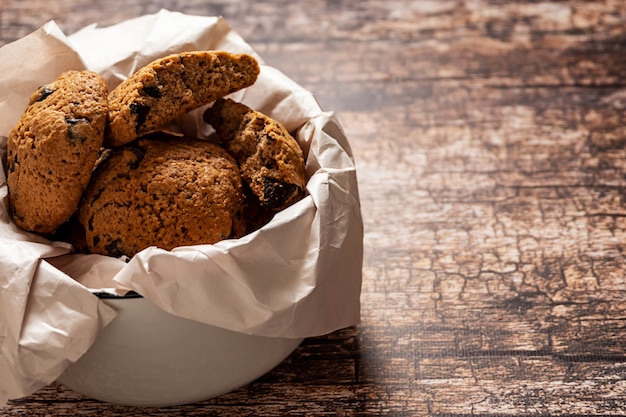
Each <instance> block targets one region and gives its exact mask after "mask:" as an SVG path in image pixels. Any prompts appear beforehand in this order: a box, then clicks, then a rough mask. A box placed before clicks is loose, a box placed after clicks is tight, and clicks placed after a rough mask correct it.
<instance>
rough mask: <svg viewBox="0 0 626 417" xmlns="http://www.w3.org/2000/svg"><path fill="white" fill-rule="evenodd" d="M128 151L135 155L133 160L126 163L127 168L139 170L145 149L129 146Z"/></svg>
mask: <svg viewBox="0 0 626 417" xmlns="http://www.w3.org/2000/svg"><path fill="white" fill-rule="evenodd" d="M128 150H129V151H131V152H132V153H133V154H135V159H134V160H132V161H129V162H128V167H129V168H130V169H137V168H139V165H140V164H141V161H143V158H144V157H145V156H146V152H147V151H146V148H142V147H141V146H137V145H135V144H132V145H131V146H128Z"/></svg>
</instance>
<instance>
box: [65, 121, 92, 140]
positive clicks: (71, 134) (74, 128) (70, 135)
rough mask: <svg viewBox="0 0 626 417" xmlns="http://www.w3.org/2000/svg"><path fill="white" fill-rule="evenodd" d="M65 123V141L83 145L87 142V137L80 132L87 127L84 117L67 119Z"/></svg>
mask: <svg viewBox="0 0 626 417" xmlns="http://www.w3.org/2000/svg"><path fill="white" fill-rule="evenodd" d="M65 123H66V124H67V140H69V141H70V142H72V143H84V142H85V141H86V140H87V136H86V135H84V134H81V132H82V130H83V129H84V128H85V127H88V125H89V120H87V119H86V118H84V117H79V118H67V119H65Z"/></svg>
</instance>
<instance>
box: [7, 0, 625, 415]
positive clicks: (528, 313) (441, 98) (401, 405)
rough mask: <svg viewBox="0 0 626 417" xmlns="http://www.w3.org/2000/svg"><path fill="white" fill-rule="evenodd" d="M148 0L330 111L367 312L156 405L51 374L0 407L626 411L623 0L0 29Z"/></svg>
mask: <svg viewBox="0 0 626 417" xmlns="http://www.w3.org/2000/svg"><path fill="white" fill-rule="evenodd" d="M161 7H164V8H168V9H171V10H180V11H183V12H187V13H192V14H203V15H215V14H221V15H223V16H225V17H226V18H227V20H228V21H229V22H230V23H231V25H232V26H233V27H234V28H235V29H236V30H237V31H238V32H239V33H240V34H241V35H242V36H243V37H244V38H245V39H246V40H248V41H249V42H250V43H251V44H252V45H253V46H254V47H255V48H256V49H257V50H258V52H259V53H260V54H261V55H262V56H263V57H264V58H265V60H266V61H267V62H268V63H270V64H272V65H274V66H276V67H278V68H280V69H282V70H283V71H284V72H285V73H287V74H288V75H289V76H291V77H292V78H293V79H295V80H296V81H298V82H299V83H301V84H302V85H304V86H305V87H307V88H309V89H310V90H311V91H313V92H314V93H315V95H316V96H317V97H318V99H319V100H320V102H321V104H322V105H323V106H324V107H325V108H327V109H333V110H336V111H337V113H338V114H339V117H340V119H341V121H342V122H343V124H344V127H345V129H346V132H347V134H348V136H349V138H350V140H351V144H352V146H353V149H354V152H355V155H356V160H357V165H358V169H359V180H360V191H361V195H362V208H363V215H364V219H365V228H366V233H365V249H366V252H365V261H364V269H363V271H364V282H363V295H362V303H363V307H362V323H361V324H360V325H359V326H356V327H355V328H348V329H344V330H341V331H338V332H335V333H333V334H331V335H328V336H325V337H319V338H313V339H309V340H306V341H305V342H304V343H303V345H302V346H301V347H300V348H299V349H298V350H297V351H296V352H295V353H294V354H293V355H292V356H291V357H290V358H289V359H287V360H286V361H285V362H284V363H283V364H281V365H280V366H279V367H278V368H276V369H275V370H274V371H272V372H270V373H269V374H268V375H266V376H264V377H262V378H261V379H259V380H258V381H256V382H254V383H252V384H249V385H248V386H246V387H243V388H241V389H239V390H236V391H234V392H231V393H228V394H225V395H222V396H220V397H218V398H215V399H212V400H209V401H206V402H202V403H199V404H194V405H187V406H180V407H171V408H166V409H150V410H142V409H133V408H128V407H121V406H114V405H108V404H102V403H99V402H96V401H92V400H89V399H86V398H84V397H82V396H80V395H78V394H75V393H73V392H72V391H70V390H68V389H65V388H63V387H62V386H59V385H56V384H53V385H51V386H49V387H46V388H44V389H42V390H41V391H39V392H37V393H36V394H34V395H32V396H30V397H28V398H25V399H21V400H17V401H13V402H11V404H10V405H9V407H7V408H4V409H0V414H1V415H3V416H24V415H28V416H48V415H51V416H74V415H88V416H89V415H93V416H95V415H103V416H108V415H111V416H113V415H154V416H182V415H214V414H219V415H257V416H260V415H277V416H278V415H286V414H293V415H407V416H408V415H416V416H420V415H423V416H470V415H480V416H496V415H498V416H502V415H517V416H520V415H524V416H565V415H568V416H583V415H584V416H608V415H625V414H626V264H625V262H624V260H625V258H624V253H625V248H626V205H625V195H626V194H625V191H626V124H625V120H624V114H625V109H626V81H625V80H626V3H625V2H622V1H620V0H613V1H612V0H607V1H584V2H583V1H540V0H537V1H531V2H526V3H524V2H518V1H514V0H491V1H487V0H465V1H461V0H459V1H446V0H442V1H409V0H400V1H393V2H385V1H357V0H337V1H325V2H301V3H299V2H289V1H282V0H271V1H268V2H254V1H236V2H228V1H213V2H210V1H193V2H178V1H174V0H169V1H167V0H166V1H147V0H130V1H128V2H124V3H123V4H121V3H120V4H119V5H117V4H116V6H115V7H113V6H111V5H110V2H108V1H104V0H77V1H73V2H65V1H63V0H45V1H44V0H31V1H28V2H23V1H20V0H2V3H1V5H0V44H1V43H6V42H9V41H12V40H14V39H16V38H18V37H21V36H23V35H26V34H27V33H29V32H30V31H32V30H34V29H36V28H37V27H38V26H40V25H41V24H43V23H44V22H45V21H47V20H49V19H54V20H56V21H57V23H58V24H59V25H60V26H61V27H62V28H63V29H64V30H65V31H66V32H68V33H70V32H72V31H74V30H77V29H79V28H80V27H82V26H84V25H86V24H89V23H91V22H100V23H101V24H102V25H108V24H111V23H115V22H118V21H121V20H124V19H126V18H128V17H132V16H137V15H140V14H144V13H150V12H155V11H157V10H158V9H160V8H161Z"/></svg>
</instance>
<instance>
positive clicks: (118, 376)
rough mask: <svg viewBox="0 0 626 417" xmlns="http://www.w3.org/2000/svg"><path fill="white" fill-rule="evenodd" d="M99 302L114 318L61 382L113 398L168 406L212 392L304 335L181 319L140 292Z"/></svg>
mask: <svg viewBox="0 0 626 417" xmlns="http://www.w3.org/2000/svg"><path fill="white" fill-rule="evenodd" d="M104 302H105V303H107V304H108V305H110V306H112V307H113V308H115V309H116V310H117V311H118V312H119V315H118V317H117V318H115V320H113V322H111V324H109V325H108V326H107V327H106V328H105V329H104V330H103V331H102V333H101V334H100V335H99V336H98V338H97V340H96V342H95V343H94V345H92V346H91V348H90V349H89V350H88V351H87V353H86V354H85V355H84V356H83V357H81V358H80V359H79V360H78V361H77V362H76V363H75V364H72V365H71V366H70V367H69V368H68V369H67V370H66V371H65V373H64V374H63V375H62V376H61V377H60V378H59V381H60V382H61V383H63V384H64V385H66V386H68V387H69V388H71V389H73V390H75V391H77V392H79V393H82V394H84V395H86V396H89V397H91V398H94V399H97V400H101V401H106V402H111V403H116V404H124V405H133V406H167V405H175V404H186V403H192V402H197V401H201V400H205V399H208V398H211V397H214V396H217V395H219V394H222V393H225V392H228V391H231V390H233V389H235V388H238V387H241V386H243V385H245V384H247V383H249V382H251V381H253V380H255V379H256V378H258V377H260V376H261V375H263V374H265V373H267V372H268V371H269V370H271V369H272V368H274V367H275V366H276V365H278V364H279V363H280V362H282V361H283V360H284V359H285V358H286V357H287V356H288V355H289V354H290V353H291V352H292V351H293V350H294V349H295V348H296V347H297V346H298V345H299V344H300V342H301V341H302V339H284V338H269V337H260V336H249V335H245V334H241V333H236V332H232V331H229V330H225V329H221V328H218V327H213V326H208V325H205V324H202V323H199V322H195V321H191V320H186V319H182V318H179V317H176V316H173V315H171V314H169V313H166V312H165V311H163V310H161V309H159V308H158V307H156V306H154V305H153V304H151V303H150V302H149V301H147V300H145V299H143V298H141V297H125V298H111V299H104Z"/></svg>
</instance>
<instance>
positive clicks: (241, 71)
mask: <svg viewBox="0 0 626 417" xmlns="http://www.w3.org/2000/svg"><path fill="white" fill-rule="evenodd" d="M258 75H259V64H258V63H257V61H256V60H255V59H254V58H253V57H252V56H250V55H246V54H232V53H229V52H224V51H197V52H185V53H180V54H175V55H170V56H167V57H165V58H161V59H158V60H156V61H154V62H152V63H150V64H148V65H147V66H145V67H143V68H141V69H139V70H138V71H137V72H135V73H134V74H133V75H132V76H131V77H129V78H128V79H127V80H125V81H124V82H122V83H121V84H120V85H119V86H118V87H117V88H115V89H114V90H113V91H112V92H111V94H110V95H109V130H108V132H107V136H106V138H105V144H106V145H107V146H119V145H123V144H125V143H128V142H130V141H132V140H134V139H135V138H137V137H140V136H142V135H144V134H147V133H150V132H153V131H155V130H157V129H159V128H160V127H161V126H162V125H163V124H165V123H168V122H170V121H171V120H173V119H175V118H177V117H179V116H182V115H183V114H185V113H187V112H189V111H191V110H193V109H195V108H197V107H200V106H202V105H205V104H208V103H210V102H212V101H214V100H216V99H218V98H220V97H222V96H225V95H227V94H230V93H233V92H235V91H237V90H240V89H242V88H245V87H248V86H249V85H251V84H253V83H254V82H255V81H256V79H257V76H258Z"/></svg>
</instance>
